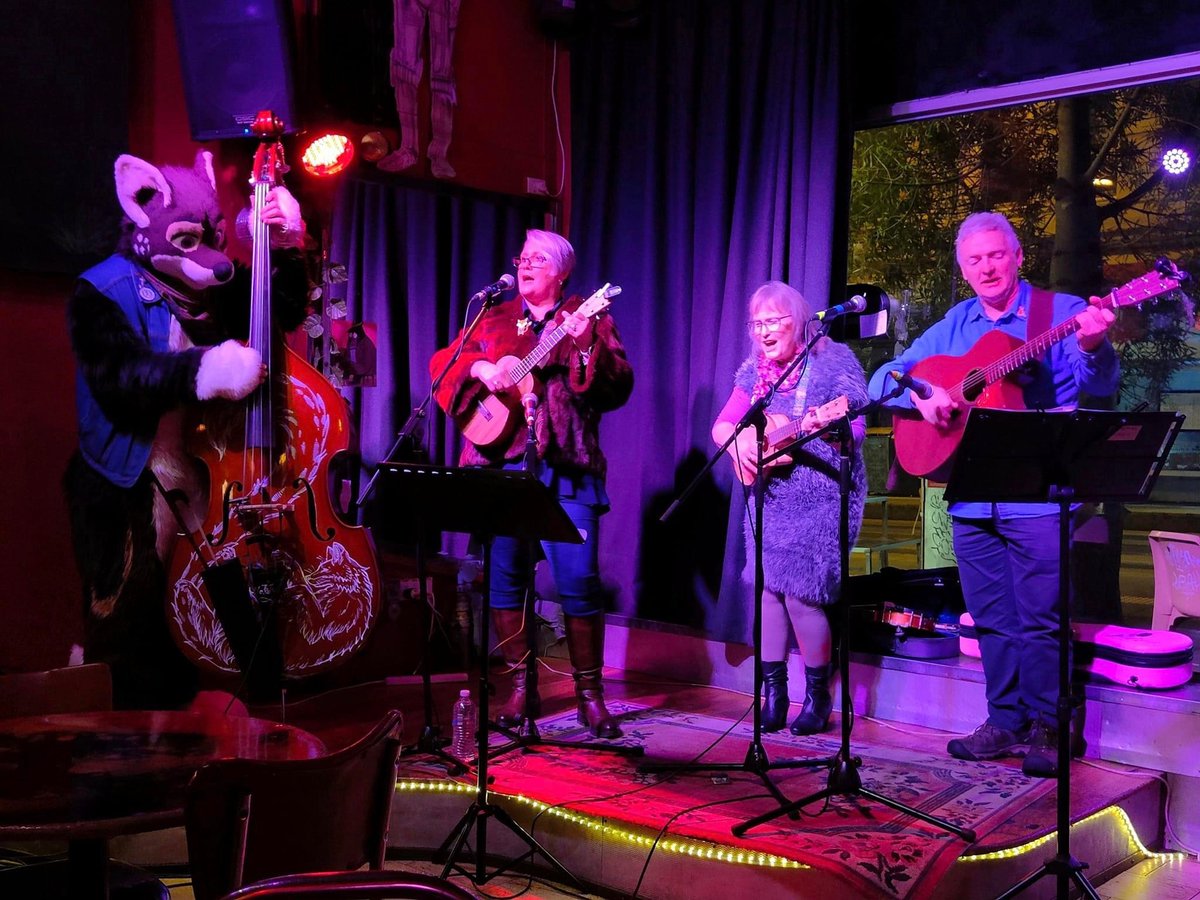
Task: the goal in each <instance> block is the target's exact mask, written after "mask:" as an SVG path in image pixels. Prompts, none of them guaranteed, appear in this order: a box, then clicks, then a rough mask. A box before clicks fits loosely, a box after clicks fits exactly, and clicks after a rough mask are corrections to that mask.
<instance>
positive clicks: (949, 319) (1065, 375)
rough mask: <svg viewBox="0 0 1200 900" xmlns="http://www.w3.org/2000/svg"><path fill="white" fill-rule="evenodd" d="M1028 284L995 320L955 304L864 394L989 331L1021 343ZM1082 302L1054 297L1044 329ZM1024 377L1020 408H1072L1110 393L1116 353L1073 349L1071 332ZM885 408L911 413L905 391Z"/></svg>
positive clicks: (979, 508)
mask: <svg viewBox="0 0 1200 900" xmlns="http://www.w3.org/2000/svg"><path fill="white" fill-rule="evenodd" d="M1032 290H1033V289H1032V287H1031V286H1030V284H1029V282H1027V281H1022V282H1020V285H1019V287H1018V289H1017V299H1016V302H1015V303H1013V304H1011V305H1010V306H1009V308H1008V309H1007V310H1005V312H1004V314H1003V315H1002V316H1000V318H998V319H995V320H993V319H990V318H988V316H987V313H986V312H985V311H984V306H983V303H982V301H980V299H979V298H978V297H972V298H971V299H970V300H964V301H963V302H961V303H959V304H957V305H955V306H954V307H953V308H951V310H950V311H949V312H947V313H946V315H945V317H944V318H943V319H942V320H941V321H940V322H937V323H936V324H934V325H933V326H932V327H930V328H929V329H928V330H927V331H926V332H925V333H924V334H922V335H921V336H920V337H919V338H917V339H916V340H915V341H913V343H912V346H911V347H909V348H908V349H907V350H905V351H904V353H902V354H901V355H900V356H898V357H896V358H895V359H894V360H892V361H891V362H889V363H886V364H885V365H884V366H882V367H881V368H880V369H879V370H878V371H877V372H875V374H874V375H872V376H871V381H870V384H869V385H868V388H867V390H868V393H869V394H870V396H871V397H872V398H873V399H878V398H879V397H881V396H883V395H884V394H885V393H888V392H889V391H891V389H892V387H893V386H894V384H895V381H894V380H893V379H891V378H890V377H888V375H889V373H890V372H892V371H897V372H901V373H904V372H907V371H908V370H909V369H911V368H912V367H913V366H915V365H916V364H917V363H918V362H920V361H921V360H923V359H925V358H926V357H929V356H942V355H946V356H962V355H963V354H964V353H966V352H967V351H968V350H970V349H971V348H972V347H974V346H975V343H976V341H978V340H979V339H980V338H981V337H983V336H984V335H985V334H987V333H988V332H990V331H993V330H997V329H998V330H1000V331H1003V332H1005V333H1006V334H1010V335H1012V336H1013V337H1015V338H1018V339H1020V340H1022V341H1024V340H1025V339H1026V328H1027V325H1028V321H1029V314H1030V311H1029V303H1030V298H1031V295H1032ZM1087 305H1088V304H1087V301H1086V300H1084V299H1083V298H1082V297H1076V296H1073V295H1071V294H1054V295H1053V311H1052V314H1051V320H1050V327H1053V326H1054V325H1057V324H1058V323H1060V322H1064V321H1066V320H1067V319H1069V318H1071V317H1073V316H1076V315H1078V314H1079V313H1081V312H1083V310H1084V309H1086V308H1087ZM1034 363H1035V365H1034V366H1033V368H1032V371H1031V373H1030V377H1029V378H1027V379H1022V386H1023V389H1024V398H1025V406H1026V408H1028V409H1057V408H1061V407H1068V408H1071V407H1074V406H1076V405H1077V404H1078V402H1079V395H1080V393H1081V392H1082V393H1087V394H1090V395H1092V396H1095V397H1107V396H1110V395H1112V394H1115V393H1116V391H1117V384H1118V380H1119V378H1120V369H1119V366H1118V364H1117V354H1116V352H1115V351H1114V350H1113V347H1112V344H1110V343H1109V342H1108V341H1105V342H1104V343H1103V344H1101V345H1100V346H1099V347H1097V348H1096V349H1095V350H1094V351H1093V352H1091V353H1089V352H1087V351H1085V350H1083V349H1082V348H1081V347H1080V346H1079V341H1078V340H1077V339H1076V336H1075V335H1074V334H1072V335H1069V336H1068V337H1067V338H1065V339H1064V340H1061V341H1059V342H1058V343H1056V344H1054V345H1053V346H1052V347H1050V349H1049V350H1047V351H1046V353H1045V354H1044V355H1043V356H1042V357H1040V358H1039V359H1037V360H1035V361H1034ZM887 405H888V406H892V407H902V408H906V409H912V408H913V404H912V401H911V400H910V399H909V395H908V391H904V392H903V393H902V394H901V395H900V396H899V397H897V398H895V399H893V400H890V401H888V403H887ZM1057 510H1058V507H1057V506H1056V505H1055V504H1053V503H952V504H950V515H951V516H954V517H955V518H970V519H988V518H992V517H993V516H997V517H1000V518H1017V517H1022V516H1044V515H1048V514H1051V513H1054V512H1057Z"/></svg>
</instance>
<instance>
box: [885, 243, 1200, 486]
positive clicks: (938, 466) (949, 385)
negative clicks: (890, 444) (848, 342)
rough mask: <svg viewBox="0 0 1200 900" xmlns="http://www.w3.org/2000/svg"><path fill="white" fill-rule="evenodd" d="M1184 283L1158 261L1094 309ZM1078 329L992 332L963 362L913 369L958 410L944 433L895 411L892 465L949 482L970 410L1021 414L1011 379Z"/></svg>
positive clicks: (942, 359)
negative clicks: (1026, 334)
mask: <svg viewBox="0 0 1200 900" xmlns="http://www.w3.org/2000/svg"><path fill="white" fill-rule="evenodd" d="M1186 278H1187V273H1186V272H1181V271H1180V270H1179V268H1178V267H1177V266H1176V265H1175V264H1174V263H1173V262H1171V261H1170V260H1168V259H1160V260H1158V262H1156V263H1155V269H1154V270H1153V271H1150V272H1147V273H1146V274H1145V275H1142V276H1141V277H1140V278H1135V279H1134V280H1133V281H1131V282H1129V283H1128V284H1126V285H1123V286H1122V287H1119V288H1115V289H1114V290H1113V291H1112V292H1111V293H1110V294H1108V295H1107V296H1105V297H1102V298H1101V299H1100V301H1099V302H1098V303H1097V304H1096V305H1098V306H1100V307H1101V308H1103V309H1116V308H1120V307H1124V306H1135V305H1137V304H1139V303H1144V302H1145V301H1147V300H1150V299H1152V298H1154V297H1158V296H1160V295H1162V294H1165V293H1167V292H1169V291H1173V290H1175V289H1176V288H1178V287H1179V285H1180V284H1181V283H1182V282H1183V281H1184V280H1186ZM1078 328H1079V325H1078V323H1077V322H1076V321H1075V317H1074V316H1072V317H1071V318H1070V319H1067V320H1066V321H1065V322H1061V323H1059V324H1058V325H1055V326H1054V327H1053V328H1050V329H1049V330H1047V331H1044V332H1042V333H1041V334H1039V335H1037V336H1036V337H1033V338H1031V339H1030V340H1028V341H1021V340H1020V339H1019V338H1015V337H1013V336H1012V335H1009V334H1005V333H1004V332H1002V331H990V332H988V333H987V334H985V335H984V336H983V337H981V338H980V339H979V340H978V341H976V342H975V345H974V346H973V347H972V348H971V349H970V350H968V351H967V352H966V353H964V354H963V355H961V356H950V355H942V356H930V357H928V358H927V359H923V360H921V361H920V362H919V363H917V364H916V365H915V366H913V368H912V371H911V374H912V375H914V376H916V377H918V378H921V379H923V380H925V381H928V382H929V383H931V384H935V385H940V386H941V387H943V388H945V390H946V392H947V393H948V394H949V395H950V399H952V400H955V401H957V402H958V404H959V408H958V409H957V410H956V411H955V413H954V415H953V417H952V418H951V420H950V422H949V424H947V425H945V426H944V427H939V426H936V425H931V424H929V423H928V422H926V421H925V420H924V419H923V418H922V417H921V415H920V414H919V413H918V412H917V411H916V410H911V411H909V410H897V411H896V417H895V419H894V421H893V432H894V437H895V445H896V459H897V461H898V462H899V463H900V465H901V467H903V469H904V471H906V472H908V473H909V474H910V475H916V476H918V477H925V478H928V479H930V480H931V481H945V480H946V479H947V478H949V476H950V469H951V466H952V465H953V462H954V454H955V451H957V450H958V445H959V442H960V441H961V440H962V433H963V429H964V428H965V427H966V424H967V412H968V411H969V409H970V407H972V406H982V407H984V408H987V409H1024V408H1025V403H1024V393H1023V391H1022V389H1021V385H1020V384H1018V383H1017V381H1016V379H1015V378H1013V377H1011V376H1013V374H1014V373H1015V372H1016V371H1017V370H1018V369H1020V368H1021V367H1022V366H1023V365H1025V364H1026V363H1027V362H1029V361H1031V360H1034V359H1037V358H1039V357H1040V356H1042V355H1043V354H1044V353H1045V352H1046V351H1047V350H1048V349H1050V347H1052V346H1054V345H1055V344H1057V343H1058V342H1059V341H1061V340H1063V339H1065V338H1067V337H1069V336H1070V335H1072V334H1074V333H1075V332H1076V331H1077V330H1078Z"/></svg>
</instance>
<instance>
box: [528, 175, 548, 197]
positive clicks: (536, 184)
mask: <svg viewBox="0 0 1200 900" xmlns="http://www.w3.org/2000/svg"><path fill="white" fill-rule="evenodd" d="M525 193H527V194H539V195H541V196H543V197H544V196H546V195H547V194H549V193H550V191H549V190H547V189H546V182H544V181H543V180H542V179H540V178H526V179H525Z"/></svg>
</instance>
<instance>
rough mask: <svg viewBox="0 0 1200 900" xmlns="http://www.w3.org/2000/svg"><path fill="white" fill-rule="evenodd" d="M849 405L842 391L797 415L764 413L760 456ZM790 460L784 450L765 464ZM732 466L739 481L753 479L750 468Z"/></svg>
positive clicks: (813, 428)
mask: <svg viewBox="0 0 1200 900" xmlns="http://www.w3.org/2000/svg"><path fill="white" fill-rule="evenodd" d="M849 409H850V402H849V401H848V400H847V399H846V397H845V395H842V396H841V397H835V398H834V399H832V400H830V401H829V402H828V403H824V404H822V405H821V406H818V407H816V408H815V409H810V410H809V411H808V412H806V413H805V414H804V415H803V416H801V417H800V418H799V419H793V418H791V417H789V416H787V415H785V414H783V413H767V428H768V429H769V430H768V431H767V432H766V434H764V435H763V448H762V455H763V458H764V459H765V458H766V457H768V456H770V455H771V454H772V453H775V452H777V451H779V450H782V449H783V448H784V447H786V446H788V445H789V444H794V443H795V442H796V441H797V440H799V439H800V437H801V436H802V435H803V434H806V433H808V432H810V431H816V430H817V429H818V428H824V427H825V426H826V425H828V424H829V423H830V422H834V421H836V420H837V419H840V418H841V417H842V416H844V415H846V412H847V411H848V410H849ZM792 462H794V460H793V459H792V458H791V457H790V456H788V455H786V454H785V455H784V456H780V457H778V458H776V459H773V460H771V462H769V463H767V468H771V467H772V466H786V465H790V464H791V463H792ZM735 469H736V474H737V478H738V481H740V482H741V483H742V484H751V483H753V481H754V473H753V472H747V471H746V469H745V467H743V466H736V467H735Z"/></svg>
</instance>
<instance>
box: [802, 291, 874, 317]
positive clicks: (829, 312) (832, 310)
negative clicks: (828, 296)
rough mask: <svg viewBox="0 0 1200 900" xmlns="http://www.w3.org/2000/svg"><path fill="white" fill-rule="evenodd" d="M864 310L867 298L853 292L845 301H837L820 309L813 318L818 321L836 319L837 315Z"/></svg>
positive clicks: (846, 314)
mask: <svg viewBox="0 0 1200 900" xmlns="http://www.w3.org/2000/svg"><path fill="white" fill-rule="evenodd" d="M866 310H867V298H866V297H864V296H863V295H862V294H855V295H854V296H853V297H851V298H850V299H849V300H847V301H846V302H845V303H839V304H838V305H837V306H831V307H829V309H823V310H821V311H820V312H819V313H817V314H816V315H815V316H813V318H814V319H816V320H817V321H818V322H824V321H825V320H826V319H836V318H838V317H839V316H848V315H850V314H851V313H860V312H866Z"/></svg>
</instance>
